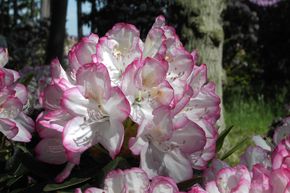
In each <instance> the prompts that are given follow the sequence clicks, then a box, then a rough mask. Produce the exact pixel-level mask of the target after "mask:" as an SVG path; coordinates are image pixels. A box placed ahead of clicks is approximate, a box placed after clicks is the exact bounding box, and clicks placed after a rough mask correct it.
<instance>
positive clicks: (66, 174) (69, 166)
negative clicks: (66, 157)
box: [54, 163, 75, 183]
mask: <svg viewBox="0 0 290 193" xmlns="http://www.w3.org/2000/svg"><path fill="white" fill-rule="evenodd" d="M74 167H75V164H73V163H67V164H66V166H65V167H64V169H63V171H62V172H61V173H59V174H58V175H57V176H56V177H55V179H54V180H55V181H56V182H57V183H61V182H63V181H64V180H65V179H66V178H68V177H69V175H70V173H71V171H72V170H73V168H74Z"/></svg>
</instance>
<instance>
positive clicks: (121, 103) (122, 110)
mask: <svg viewBox="0 0 290 193" xmlns="http://www.w3.org/2000/svg"><path fill="white" fill-rule="evenodd" d="M104 109H105V111H106V112H108V114H109V115H110V117H112V118H113V119H116V120H119V121H124V120H125V119H126V118H127V117H128V116H129V115H130V104H129V102H128V100H127V99H126V97H125V95H124V94H123V92H122V91H121V89H120V88H119V87H114V88H113V89H112V96H111V97H110V98H109V100H108V101H106V104H104Z"/></svg>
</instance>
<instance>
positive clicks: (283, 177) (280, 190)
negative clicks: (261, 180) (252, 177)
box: [270, 168, 290, 193]
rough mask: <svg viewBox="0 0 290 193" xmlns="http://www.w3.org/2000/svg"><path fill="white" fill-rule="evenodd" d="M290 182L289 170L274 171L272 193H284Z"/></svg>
mask: <svg viewBox="0 0 290 193" xmlns="http://www.w3.org/2000/svg"><path fill="white" fill-rule="evenodd" d="M289 182H290V171H289V169H288V168H279V169H277V170H274V171H272V173H271V177H270V185H271V190H272V192H275V193H284V191H285V189H286V187H287V185H288V184H289Z"/></svg>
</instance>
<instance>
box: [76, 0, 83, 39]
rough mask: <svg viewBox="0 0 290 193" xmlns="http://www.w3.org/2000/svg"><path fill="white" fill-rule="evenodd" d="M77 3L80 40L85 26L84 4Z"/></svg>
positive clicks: (78, 1) (78, 0)
mask: <svg viewBox="0 0 290 193" xmlns="http://www.w3.org/2000/svg"><path fill="white" fill-rule="evenodd" d="M76 1H77V16H78V39H80V38H81V37H83V24H82V2H81V1H80V0H76Z"/></svg>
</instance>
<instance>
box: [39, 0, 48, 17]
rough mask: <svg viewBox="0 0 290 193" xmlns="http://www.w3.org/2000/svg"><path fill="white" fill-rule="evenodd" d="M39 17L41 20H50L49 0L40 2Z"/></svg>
mask: <svg viewBox="0 0 290 193" xmlns="http://www.w3.org/2000/svg"><path fill="white" fill-rule="evenodd" d="M40 17H41V18H42V19H49V18H50V0H42V1H41V11H40Z"/></svg>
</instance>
